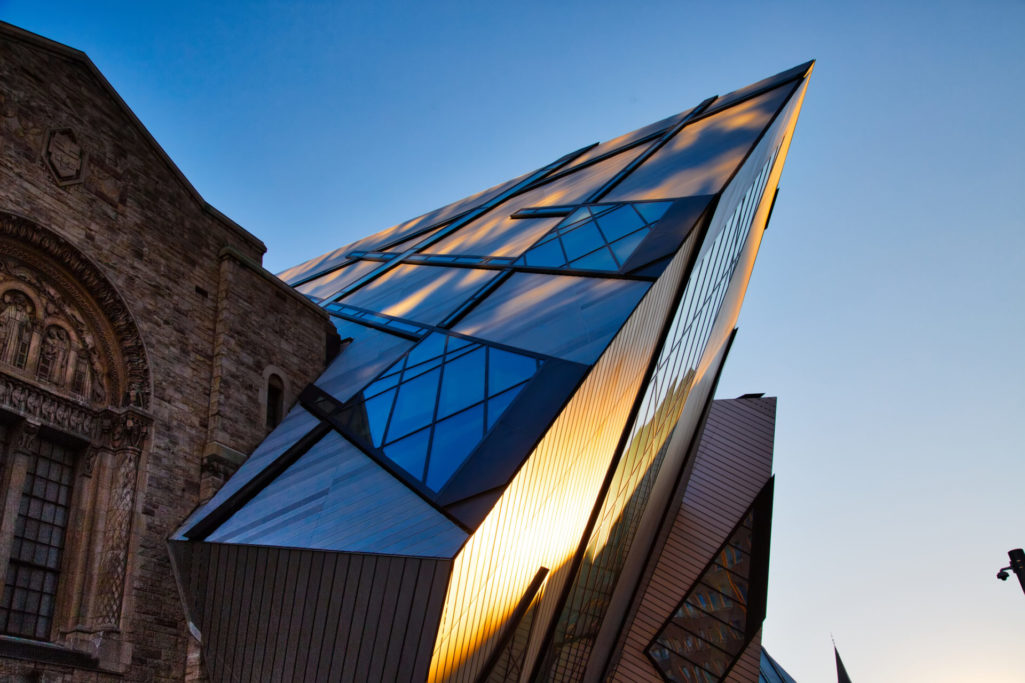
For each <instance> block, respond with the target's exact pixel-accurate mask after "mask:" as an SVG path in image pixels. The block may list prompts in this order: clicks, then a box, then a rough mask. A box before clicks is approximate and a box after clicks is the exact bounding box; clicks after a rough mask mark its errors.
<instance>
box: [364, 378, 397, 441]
mask: <svg viewBox="0 0 1025 683" xmlns="http://www.w3.org/2000/svg"><path fill="white" fill-rule="evenodd" d="M395 393H396V391H395V390H394V389H391V390H389V391H387V392H385V393H383V394H378V395H377V396H375V397H374V398H372V399H370V400H368V401H367V402H366V403H364V404H363V405H364V407H365V409H366V411H367V423H368V424H369V426H370V436H371V438H372V439H373V443H374V445H375V446H380V445H381V441H382V440H383V439H384V429H385V427H386V426H387V424H388V416H389V415H390V414H391V409H392V404H393V403H394V402H395Z"/></svg>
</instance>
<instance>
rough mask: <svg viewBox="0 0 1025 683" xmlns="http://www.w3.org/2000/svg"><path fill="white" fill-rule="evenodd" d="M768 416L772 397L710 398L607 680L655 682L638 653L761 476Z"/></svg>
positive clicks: (765, 473)
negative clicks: (689, 465)
mask: <svg viewBox="0 0 1025 683" xmlns="http://www.w3.org/2000/svg"><path fill="white" fill-rule="evenodd" d="M775 421H776V399H775V398H760V399H731V400H719V401H714V402H713V403H712V406H711V409H710V411H709V414H708V420H707V422H706V423H705V429H704V432H703V434H702V437H701V442H700V443H699V445H698V451H697V457H696V458H695V461H694V465H693V470H692V471H691V476H690V479H689V481H688V484H687V488H686V490H685V492H684V495H683V499H682V502H681V503H680V506H679V508H678V511H677V512H676V514H675V517H674V519H673V523H672V526H671V527H670V529H669V534H668V536H667V538H666V541H665V544H664V545H663V546H662V548H661V550H660V551H659V554H658V557H657V560H656V561H655V562H654V564H653V565H652V567H653V568H651V569H649V572H648V575H647V577H646V579H645V581H646V583H645V585H644V588H643V591H642V592H641V593H639V597H638V599H637V602H636V605H635V609H636V611H635V612H634V614H633V616H632V618H631V621H630V622H629V623H628V625H627V627H626V631H625V632H626V636H625V639H623V640H621V643H623V645H622V653H621V656H620V659H619V662H618V664H617V666H616V667H615V670H614V677H613V678H614V680H622V681H631V680H659V676H658V674H657V673H656V671H655V669H654V667H653V666H652V663H651V661H650V660H649V659H648V658H647V657H646V655H645V654H644V653H645V651H646V649H647V648H648V645H649V644H650V643H651V641H652V639H653V638H654V637H655V635H656V634H657V633H658V632H659V630H660V629H661V628H662V626H663V625H664V623H665V620H666V617H667V616H668V615H669V614H671V613H672V612H673V611H674V610H675V609H676V607H677V605H678V603H679V601H680V598H681V597H682V596H683V595H684V594H685V593H686V592H687V589H688V588H689V587H690V586H691V585H692V584H693V583H694V582H695V581H696V580H697V579H698V577H699V576H701V574H702V572H704V570H705V568H706V566H707V565H708V562H709V559H710V558H711V557H712V555H713V554H714V553H715V552H716V550H717V549H718V548H719V547H720V546H722V544H723V543H724V542H725V540H726V538H727V536H729V534H730V532H731V531H732V530H733V528H734V527H735V526H736V525H737V523H738V522H739V521H740V519H741V517H742V516H743V515H744V514H745V512H746V511H747V509H748V508H749V507H750V505H751V503H752V501H754V499H755V497H756V496H757V495H758V493H759V491H761V489H762V487H763V486H764V485H765V482H766V481H767V480H768V479H769V476H770V474H771V470H772V446H773V438H774V433H775ZM756 678H757V676H756Z"/></svg>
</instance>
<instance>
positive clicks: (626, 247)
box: [610, 230, 651, 263]
mask: <svg viewBox="0 0 1025 683" xmlns="http://www.w3.org/2000/svg"><path fill="white" fill-rule="evenodd" d="M649 232H651V231H650V230H638V231H637V232H635V233H633V234H631V235H627V236H626V237H624V238H623V239H621V240H616V241H615V242H613V243H612V244H611V245H610V246H611V247H612V252H613V253H614V254H615V255H616V258H617V259H619V262H620V263H626V260H627V259H628V258H630V254H632V253H634V249H636V248H637V245H638V244H640V243H641V242H643V241H644V238H645V237H647V236H648V233H649Z"/></svg>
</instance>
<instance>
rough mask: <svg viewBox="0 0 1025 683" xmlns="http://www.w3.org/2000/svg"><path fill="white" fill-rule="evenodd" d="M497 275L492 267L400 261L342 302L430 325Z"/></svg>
mask: <svg viewBox="0 0 1025 683" xmlns="http://www.w3.org/2000/svg"><path fill="white" fill-rule="evenodd" d="M497 275H498V271H495V270H477V269H474V268H439V267H436V266H413V265H408V264H403V265H400V266H397V267H395V268H393V269H392V270H390V271H388V272H387V273H385V274H384V275H382V276H381V277H379V278H377V279H376V280H373V281H372V282H370V283H368V284H367V285H365V286H363V287H361V288H360V289H358V290H356V291H355V292H353V293H352V294H350V295H349V296H347V297H345V298H344V299H343V300H342V301H344V302H345V303H346V304H350V305H353V306H360V307H363V308H369V309H371V310H373V311H378V312H380V313H384V314H385V315H391V316H395V317H399V318H410V319H412V320H416V321H419V322H422V323H426V324H429V325H432V324H436V323H438V322H440V321H441V320H443V319H444V318H445V316H447V315H448V314H449V313H451V312H452V311H454V310H455V309H456V308H458V307H459V305H460V304H462V303H463V301H465V300H466V298H467V297H469V296H470V295H471V294H472V293H473V292H474V291H476V290H477V288H479V287H481V286H482V285H483V284H484V283H486V282H488V281H489V280H491V279H492V278H494V277H496V276H497Z"/></svg>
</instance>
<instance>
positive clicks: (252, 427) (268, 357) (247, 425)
mask: <svg viewBox="0 0 1025 683" xmlns="http://www.w3.org/2000/svg"><path fill="white" fill-rule="evenodd" d="M217 300H218V318H217V326H216V330H215V333H214V371H213V382H212V387H211V392H210V396H211V401H210V428H209V433H210V436H209V444H208V447H207V453H208V454H210V453H212V452H216V451H215V449H214V447H215V446H216V445H223V446H227V447H228V448H231V449H234V450H236V451H241V452H242V453H246V454H248V453H250V452H252V450H253V449H254V448H255V447H256V446H257V445H258V444H259V443H260V441H261V440H262V439H263V437H264V436H266V434H267V431H268V428H267V425H266V417H267V416H266V412H265V407H266V400H267V381H268V378H269V376H270V374H271V373H274V374H277V375H278V376H279V377H280V378H281V379H282V380H283V382H284V410H285V412H287V410H288V408H289V407H291V405H292V404H293V403H295V401H296V399H297V398H298V397H299V392H301V391H302V390H303V388H304V387H305V386H306V385H307V384H309V383H310V382H312V381H313V380H315V379H316V378H317V376H318V375H319V374H320V371H321V370H322V369H323V367H324V364H325V359H326V341H327V337H328V333H330V334H331V335H335V334H336V333H335V332H334V328H333V327H330V323H329V322H328V318H327V315H326V314H324V312H323V310H322V309H320V308H318V307H317V306H316V305H314V304H313V303H311V302H310V301H308V300H307V299H305V298H304V297H301V296H299V295H297V294H296V293H295V292H294V291H293V290H292V289H291V288H289V287H287V286H285V285H284V284H283V283H282V282H281V281H280V280H277V278H273V277H272V276H270V275H269V274H268V273H266V271H263V269H261V268H259V267H258V266H256V264H254V263H253V262H252V261H249V260H248V259H246V258H245V257H244V256H242V255H241V254H238V253H237V252H234V251H232V250H225V252H224V253H222V254H221V282H220V287H219V290H218V292H217ZM212 494H213V491H204V493H203V497H206V496H207V495H212Z"/></svg>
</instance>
